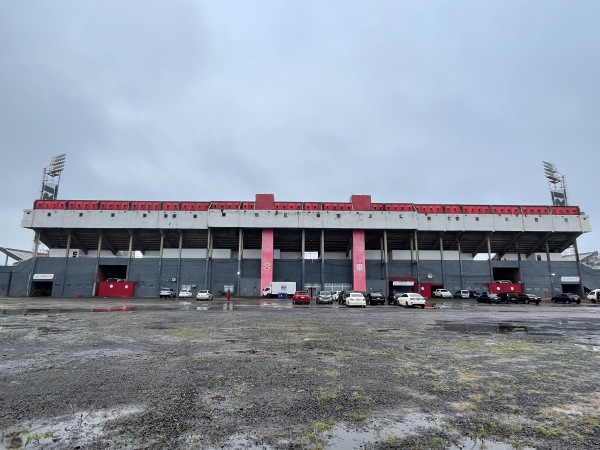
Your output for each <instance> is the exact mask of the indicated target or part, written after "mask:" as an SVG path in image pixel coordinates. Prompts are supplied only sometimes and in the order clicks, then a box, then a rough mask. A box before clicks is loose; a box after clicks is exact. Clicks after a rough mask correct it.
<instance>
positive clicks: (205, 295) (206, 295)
mask: <svg viewBox="0 0 600 450" xmlns="http://www.w3.org/2000/svg"><path fill="white" fill-rule="evenodd" d="M213 298H214V295H213V294H212V292H210V291H209V290H207V289H201V290H199V291H198V293H197V294H196V301H198V300H209V301H210V300H212V299H213Z"/></svg>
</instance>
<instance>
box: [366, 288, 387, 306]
mask: <svg viewBox="0 0 600 450" xmlns="http://www.w3.org/2000/svg"><path fill="white" fill-rule="evenodd" d="M384 303H385V295H383V294H382V292H381V291H372V292H369V293H368V294H367V305H383V304H384Z"/></svg>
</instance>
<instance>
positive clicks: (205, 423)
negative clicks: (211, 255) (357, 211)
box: [0, 298, 600, 450]
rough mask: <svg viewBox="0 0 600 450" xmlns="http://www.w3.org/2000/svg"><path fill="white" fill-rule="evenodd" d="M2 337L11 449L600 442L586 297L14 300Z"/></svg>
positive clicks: (595, 335) (595, 337)
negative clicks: (558, 300) (360, 304)
mask: <svg viewBox="0 0 600 450" xmlns="http://www.w3.org/2000/svg"><path fill="white" fill-rule="evenodd" d="M0 346H1V348H2V351H1V353H0V355H1V356H2V358H1V359H0V380H1V383H0V448H7V449H8V448H27V449H38V448H39V449H41V448H44V449H47V448H50V449H74V448H81V449H88V448H89V449H101V448H102V449H107V448H152V449H163V448H170V449H187V448H198V449H210V450H212V449H217V448H219V449H222V448H224V449H266V450H271V449H307V450H308V449H311V450H318V449H340V450H342V449H372V450H379V449H405V448H406V449H463V448H474V449H475V448H487V449H491V450H494V449H495V450H503V449H557V448H569V449H596V448H600V437H599V436H600V388H599V387H598V373H599V371H600V358H599V356H600V353H599V352H600V308H599V307H598V306H597V305H596V304H592V303H590V302H586V301H585V300H584V301H583V302H582V304H580V305H576V304H570V305H563V304H553V303H549V302H542V303H541V304H540V305H539V306H536V305H533V304H531V305H524V304H497V305H496V304H492V305H488V304H477V303H476V301H475V300H454V299H453V300H446V301H440V300H436V301H429V304H428V307H427V308H425V309H420V308H417V309H412V308H404V307H398V306H391V305H387V304H386V305H383V306H367V307H366V308H347V307H345V306H340V305H338V304H337V303H335V304H333V305H315V304H314V302H313V303H311V304H310V305H309V306H294V305H292V303H291V300H277V299H272V300H271V299H235V298H234V299H232V301H230V302H227V301H225V299H219V298H217V299H215V300H213V301H212V302H197V301H193V300H192V301H181V300H177V299H176V300H159V299H100V298H77V299H63V298H6V299H5V298H2V299H0Z"/></svg>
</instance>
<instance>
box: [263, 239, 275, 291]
mask: <svg viewBox="0 0 600 450" xmlns="http://www.w3.org/2000/svg"><path fill="white" fill-rule="evenodd" d="M272 281H273V230H272V229H263V230H262V250H261V253H260V292H261V294H262V290H263V289H264V288H266V287H267V286H270V285H271V282H272Z"/></svg>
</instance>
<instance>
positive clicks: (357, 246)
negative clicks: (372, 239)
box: [352, 230, 367, 291]
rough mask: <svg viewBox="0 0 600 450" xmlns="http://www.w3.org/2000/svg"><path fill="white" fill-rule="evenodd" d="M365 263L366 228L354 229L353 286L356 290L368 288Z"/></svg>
mask: <svg viewBox="0 0 600 450" xmlns="http://www.w3.org/2000/svg"><path fill="white" fill-rule="evenodd" d="M366 269H367V266H366V264H365V230H352V286H353V289H354V290H355V291H366V290H367V270H366Z"/></svg>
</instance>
